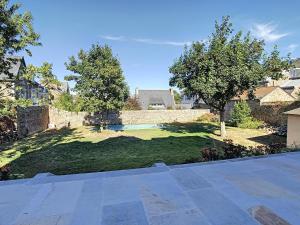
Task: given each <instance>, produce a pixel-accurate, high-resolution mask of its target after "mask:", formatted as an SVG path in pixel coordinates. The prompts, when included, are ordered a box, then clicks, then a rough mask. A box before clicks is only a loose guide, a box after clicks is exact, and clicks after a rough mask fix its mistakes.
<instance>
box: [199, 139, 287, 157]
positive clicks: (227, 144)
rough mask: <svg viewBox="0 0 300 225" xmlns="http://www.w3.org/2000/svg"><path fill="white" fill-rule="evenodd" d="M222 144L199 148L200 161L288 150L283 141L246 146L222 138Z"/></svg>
mask: <svg viewBox="0 0 300 225" xmlns="http://www.w3.org/2000/svg"><path fill="white" fill-rule="evenodd" d="M223 141H224V146H223V147H222V148H220V149H217V148H203V149H201V155H202V161H213V160H221V159H234V158H243V157H250V156H260V155H269V154H276V153H282V152H287V151H290V150H289V149H286V148H285V147H286V146H285V144H283V143H272V144H270V145H259V146H254V147H246V146H243V145H238V144H234V143H233V141H232V140H231V139H224V140H223Z"/></svg>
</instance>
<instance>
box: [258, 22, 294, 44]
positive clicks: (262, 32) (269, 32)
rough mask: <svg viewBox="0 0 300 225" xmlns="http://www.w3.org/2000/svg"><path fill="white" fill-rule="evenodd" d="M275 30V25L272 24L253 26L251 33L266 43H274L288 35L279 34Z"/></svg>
mask: <svg viewBox="0 0 300 225" xmlns="http://www.w3.org/2000/svg"><path fill="white" fill-rule="evenodd" d="M276 29H277V25H274V24H272V23H265V24H254V26H253V28H252V32H253V34H254V35H255V36H256V37H258V38H262V39H264V40H265V41H267V42H274V41H277V40H279V39H281V38H283V37H285V36H287V35H289V33H279V32H278V31H276Z"/></svg>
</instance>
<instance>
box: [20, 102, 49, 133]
mask: <svg viewBox="0 0 300 225" xmlns="http://www.w3.org/2000/svg"><path fill="white" fill-rule="evenodd" d="M48 124H49V108H48V106H31V107H27V108H22V107H18V109H17V130H18V135H19V137H25V136H27V135H30V134H33V133H36V132H39V131H43V130H46V129H47V128H48Z"/></svg>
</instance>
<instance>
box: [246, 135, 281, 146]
mask: <svg viewBox="0 0 300 225" xmlns="http://www.w3.org/2000/svg"><path fill="white" fill-rule="evenodd" d="M248 140H250V141H254V142H257V143H260V144H262V145H270V144H274V143H280V144H286V137H283V136H278V135H275V134H266V135H262V136H256V137H251V138H248Z"/></svg>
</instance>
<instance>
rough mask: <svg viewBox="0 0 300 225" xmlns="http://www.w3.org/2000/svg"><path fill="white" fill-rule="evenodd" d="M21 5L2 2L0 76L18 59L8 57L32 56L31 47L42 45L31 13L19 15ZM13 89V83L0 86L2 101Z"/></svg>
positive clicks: (0, 12) (0, 7)
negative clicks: (20, 54) (19, 54)
mask: <svg viewBox="0 0 300 225" xmlns="http://www.w3.org/2000/svg"><path fill="white" fill-rule="evenodd" d="M19 8H20V4H11V5H10V4H9V0H0V74H1V73H4V74H7V75H8V77H9V78H12V74H11V73H10V72H9V69H10V68H11V66H12V64H13V63H16V61H17V59H16V58H14V57H8V56H11V55H14V54H16V53H18V52H19V51H22V50H25V51H26V52H27V53H28V55H30V56H31V52H30V50H29V49H28V47H30V46H38V45H41V43H40V42H39V41H38V40H39V35H38V34H37V33H35V31H34V29H33V27H32V16H31V14H30V12H24V13H19V12H18V9H19ZM11 87H12V83H11V82H5V83H4V84H2V85H0V101H3V99H4V98H5V97H6V96H4V93H5V90H6V89H10V88H11Z"/></svg>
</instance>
